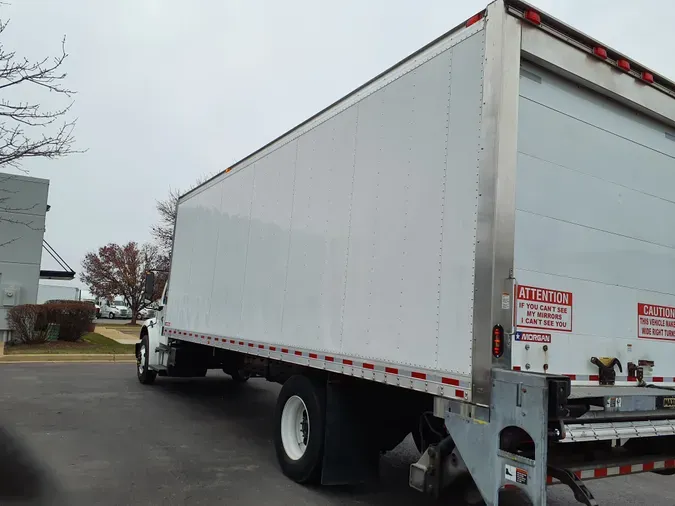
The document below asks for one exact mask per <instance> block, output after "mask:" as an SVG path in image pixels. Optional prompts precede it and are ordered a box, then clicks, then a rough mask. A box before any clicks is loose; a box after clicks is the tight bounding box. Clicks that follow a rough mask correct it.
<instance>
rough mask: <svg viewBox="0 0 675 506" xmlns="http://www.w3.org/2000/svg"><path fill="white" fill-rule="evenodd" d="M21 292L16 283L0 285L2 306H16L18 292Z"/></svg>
mask: <svg viewBox="0 0 675 506" xmlns="http://www.w3.org/2000/svg"><path fill="white" fill-rule="evenodd" d="M20 293H21V288H20V287H19V286H17V285H6V286H0V297H2V298H1V299H0V301H1V302H2V307H5V308H7V307H13V306H16V305H17V303H18V300H19V294H20Z"/></svg>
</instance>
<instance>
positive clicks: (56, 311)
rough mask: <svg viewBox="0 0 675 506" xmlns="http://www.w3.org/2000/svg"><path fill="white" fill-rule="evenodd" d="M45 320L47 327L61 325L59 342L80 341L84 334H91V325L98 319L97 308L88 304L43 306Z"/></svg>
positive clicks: (70, 303)
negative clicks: (52, 324)
mask: <svg viewBox="0 0 675 506" xmlns="http://www.w3.org/2000/svg"><path fill="white" fill-rule="evenodd" d="M42 307H43V308H44V320H43V319H42V318H41V319H40V320H41V322H44V325H45V328H46V325H48V324H50V323H55V324H57V325H59V327H60V328H59V340H61V341H79V340H80V339H81V338H82V336H83V335H84V334H86V333H87V332H90V329H91V325H92V323H93V322H94V318H96V308H95V307H94V305H93V304H90V303H88V302H75V301H73V302H54V303H51V304H43V305H42Z"/></svg>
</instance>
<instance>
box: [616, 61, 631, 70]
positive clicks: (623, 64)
mask: <svg viewBox="0 0 675 506" xmlns="http://www.w3.org/2000/svg"><path fill="white" fill-rule="evenodd" d="M616 64H617V65H618V67H619V68H620V69H621V70H625V71H626V72H630V63H628V60H617V61H616Z"/></svg>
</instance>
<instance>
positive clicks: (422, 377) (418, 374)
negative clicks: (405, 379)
mask: <svg viewBox="0 0 675 506" xmlns="http://www.w3.org/2000/svg"><path fill="white" fill-rule="evenodd" d="M410 376H412V377H413V378H415V379H418V380H425V379H427V375H426V374H424V373H423V372H415V371H413V372H411V373H410Z"/></svg>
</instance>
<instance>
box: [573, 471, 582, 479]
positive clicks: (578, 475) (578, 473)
mask: <svg viewBox="0 0 675 506" xmlns="http://www.w3.org/2000/svg"><path fill="white" fill-rule="evenodd" d="M574 476H576V477H577V478H579V479H581V471H574Z"/></svg>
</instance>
